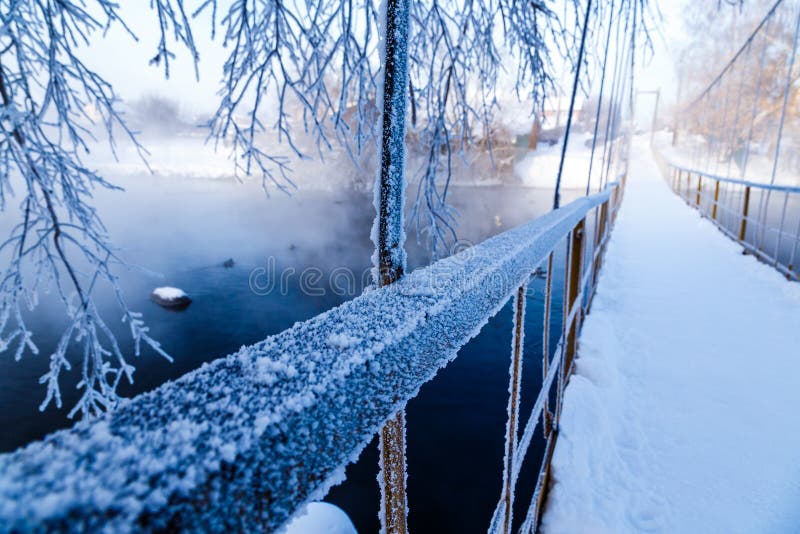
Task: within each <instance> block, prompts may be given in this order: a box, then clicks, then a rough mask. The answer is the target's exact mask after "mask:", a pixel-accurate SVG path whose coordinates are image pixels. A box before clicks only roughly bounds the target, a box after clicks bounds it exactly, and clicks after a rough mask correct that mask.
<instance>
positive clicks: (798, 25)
mask: <svg viewBox="0 0 800 534" xmlns="http://www.w3.org/2000/svg"><path fill="white" fill-rule="evenodd" d="M799 34H800V11H798V13H797V22H796V23H795V28H794V43H793V44H792V57H791V59H790V60H789V68H788V70H787V71H786V86H785V87H784V91H783V103H782V105H781V119H780V122H779V123H778V139H777V140H776V142H775V156H774V158H773V160H772V176H771V177H770V180H769V185H775V177H776V176H777V174H778V161H779V160H780V157H781V141H782V139H783V127H784V125H785V123H786V106H787V104H788V103H789V93H790V92H791V91H792V71H793V70H794V63H795V57H796V56H797V37H798V35H799ZM771 196H772V191H771V190H767V198H766V202H765V204H764V206H765V209H764V210H763V214H762V215H761V234H760V238H759V246H761V245H762V244H763V242H764V234H765V232H766V225H767V209H768V208H769V201H770V199H771ZM787 199H788V196H787ZM783 211H784V213H783V216H782V217H781V218H782V221H781V226H783V219H785V218H786V205H784V209H783ZM778 239H780V234H779V235H778ZM776 257H777V253H776Z"/></svg>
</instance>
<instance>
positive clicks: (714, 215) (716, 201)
mask: <svg viewBox="0 0 800 534" xmlns="http://www.w3.org/2000/svg"><path fill="white" fill-rule="evenodd" d="M718 204H719V180H716V183H715V184H714V207H712V208H711V219H712V220H714V221H716V220H717V205H718Z"/></svg>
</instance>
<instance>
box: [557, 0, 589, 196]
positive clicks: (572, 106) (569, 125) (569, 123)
mask: <svg viewBox="0 0 800 534" xmlns="http://www.w3.org/2000/svg"><path fill="white" fill-rule="evenodd" d="M591 12H592V0H588V1H587V2H586V16H585V17H584V18H583V32H582V33H581V46H580V49H579V50H578V61H577V64H576V67H575V78H574V80H573V82H572V96H571V97H570V101H569V115H568V116H567V126H566V130H565V131H564V144H563V145H562V146H561V159H560V160H559V162H558V176H556V190H555V193H554V194H553V209H554V210H555V209H558V208H559V206H560V205H561V175H562V173H563V172H564V158H565V157H566V155H567V143H569V134H570V129H571V128H572V113H573V112H574V110H575V97H576V96H577V94H578V83H579V80H580V75H581V65H583V51H584V49H585V46H586V34H587V33H588V32H587V30H588V28H589V15H590V14H591Z"/></svg>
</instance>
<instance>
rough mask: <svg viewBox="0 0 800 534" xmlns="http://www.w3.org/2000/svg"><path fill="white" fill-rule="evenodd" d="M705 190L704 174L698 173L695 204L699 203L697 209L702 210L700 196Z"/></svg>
mask: <svg viewBox="0 0 800 534" xmlns="http://www.w3.org/2000/svg"><path fill="white" fill-rule="evenodd" d="M702 192H703V175H702V174H698V175H697V201H696V202H695V204H696V205H697V209H698V210H700V196H701V194H702Z"/></svg>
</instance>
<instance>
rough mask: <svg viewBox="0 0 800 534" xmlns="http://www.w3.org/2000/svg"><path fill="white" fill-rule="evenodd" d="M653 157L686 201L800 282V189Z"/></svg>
mask: <svg viewBox="0 0 800 534" xmlns="http://www.w3.org/2000/svg"><path fill="white" fill-rule="evenodd" d="M656 153H657V152H656ZM657 155H658V156H659V159H660V164H661V166H662V168H663V170H664V171H665V176H667V179H668V183H669V185H670V187H671V188H672V190H673V191H674V192H675V193H676V194H677V195H679V196H680V197H681V198H682V199H684V200H685V201H686V203H687V204H689V205H690V206H692V207H694V208H696V209H697V210H698V211H699V212H700V213H701V214H702V215H703V216H704V217H707V218H708V219H709V220H711V221H712V222H713V223H714V224H715V225H716V226H717V227H718V228H719V229H720V230H721V231H722V232H723V233H725V234H726V235H728V236H729V237H730V238H731V239H733V240H735V241H737V242H739V243H740V244H741V245H742V246H743V247H744V250H745V252H747V253H750V254H753V255H754V256H756V257H758V258H759V259H760V260H762V261H764V262H765V263H768V264H770V265H772V266H774V267H775V268H776V269H777V270H778V271H780V272H781V273H782V274H784V275H785V276H786V277H787V278H789V279H791V280H800V269H798V261H800V187H798V186H787V185H770V184H765V183H759V182H753V181H748V180H742V179H736V178H730V177H726V176H718V175H715V174H711V173H709V172H704V171H701V170H698V169H692V168H689V167H686V166H682V165H679V164H677V163H674V162H671V161H669V160H667V159H665V158H664V157H663V156H661V155H659V154H658V153H657Z"/></svg>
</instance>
